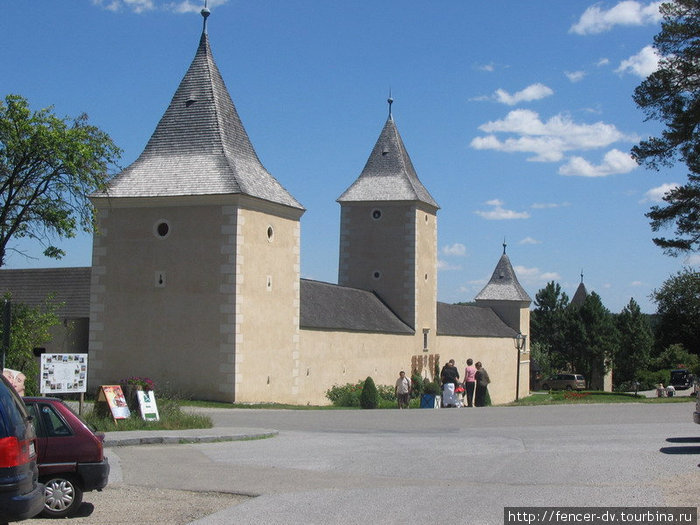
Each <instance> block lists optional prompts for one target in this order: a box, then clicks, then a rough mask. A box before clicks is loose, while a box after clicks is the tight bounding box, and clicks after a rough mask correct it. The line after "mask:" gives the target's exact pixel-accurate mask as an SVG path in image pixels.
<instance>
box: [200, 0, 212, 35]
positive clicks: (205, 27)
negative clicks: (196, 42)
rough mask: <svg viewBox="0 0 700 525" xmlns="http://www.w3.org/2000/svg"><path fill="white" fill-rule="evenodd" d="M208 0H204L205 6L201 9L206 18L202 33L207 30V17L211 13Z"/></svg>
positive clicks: (203, 16)
mask: <svg viewBox="0 0 700 525" xmlns="http://www.w3.org/2000/svg"><path fill="white" fill-rule="evenodd" d="M207 3H208V0H204V8H202V10H201V11H200V13H201V14H202V18H204V26H203V27H202V33H206V32H207V18H208V17H209V15H210V14H211V11H209V8H208V7H207Z"/></svg>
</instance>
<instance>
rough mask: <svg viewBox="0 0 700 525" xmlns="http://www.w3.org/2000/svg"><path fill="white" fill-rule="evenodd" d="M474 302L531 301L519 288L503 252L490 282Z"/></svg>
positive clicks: (508, 260)
mask: <svg viewBox="0 0 700 525" xmlns="http://www.w3.org/2000/svg"><path fill="white" fill-rule="evenodd" d="M475 300H477V301H479V300H483V301H488V300H495V301H522V302H528V303H529V302H531V301H532V299H530V296H529V295H528V294H527V292H526V291H525V289H524V288H523V287H522V286H520V283H519V282H518V278H517V277H516V275H515V271H514V270H513V266H512V265H511V264H510V259H508V256H507V255H506V254H505V251H504V253H503V255H501V259H500V260H499V261H498V264H497V265H496V269H495V270H494V271H493V275H492V276H491V280H490V281H489V282H488V284H487V285H486V286H485V287H484V289H483V290H481V291H480V292H479V293H478V294H477V296H476V298H475Z"/></svg>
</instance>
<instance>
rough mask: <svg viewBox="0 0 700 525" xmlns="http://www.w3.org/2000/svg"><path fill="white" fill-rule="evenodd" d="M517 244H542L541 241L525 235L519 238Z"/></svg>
mask: <svg viewBox="0 0 700 525" xmlns="http://www.w3.org/2000/svg"><path fill="white" fill-rule="evenodd" d="M518 244H542V241H538V240H537V239H533V238H532V237H525V238H524V239H521V240H520V242H518Z"/></svg>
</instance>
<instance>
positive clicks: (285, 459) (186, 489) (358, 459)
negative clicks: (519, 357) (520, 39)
mask: <svg viewBox="0 0 700 525" xmlns="http://www.w3.org/2000/svg"><path fill="white" fill-rule="evenodd" d="M692 406H693V405H692V404H691V403H680V404H663V405H656V404H655V405H642V404H615V405H569V406H538V407H517V408H516V407H494V408H481V409H441V410H408V411H398V410H373V411H359V410H350V411H343V410H333V411H285V410H245V409H231V410H226V409H215V410H214V409H207V410H206V412H207V413H208V414H209V415H210V416H211V417H212V418H213V420H214V422H215V425H216V426H222V427H232V426H234V427H235V426H240V427H251V428H269V429H276V430H279V435H278V436H276V437H273V438H269V439H262V440H252V441H236V442H219V443H208V444H195V445H145V446H133V447H118V448H113V449H110V450H109V454H110V461H111V462H112V465H113V478H112V479H111V480H110V486H108V488H107V490H106V491H105V492H104V493H103V494H100V495H97V494H86V497H85V499H86V500H87V501H92V502H94V505H95V510H94V513H93V515H92V516H91V517H84V518H76V519H74V520H69V521H73V522H75V523H101V522H103V521H102V518H101V516H103V515H107V516H111V517H112V519H110V521H109V522H110V523H122V522H123V523H136V522H138V523H143V524H149V523H153V524H155V523H183V524H184V523H188V522H191V523H196V524H198V525H215V524H248V523H256V524H259V523H276V524H288V523H289V524H298V523H304V524H307V523H308V524H316V523H318V524H329V523H330V524H333V523H339V524H346V523H347V524H355V523H357V524H360V523H362V524H366V523H391V524H393V523H440V524H445V523H457V522H462V523H469V524H473V525H490V524H499V525H500V524H502V523H503V509H504V507H506V506H508V507H511V506H514V507H517V506H618V507H619V506H633V507H638V506H664V505H667V506H697V505H698V502H699V501H700V497H699V495H700V468H699V467H700V465H699V463H700V425H696V424H694V423H693V422H692ZM198 410H202V409H198ZM109 491H112V492H109ZM120 491H121V492H120ZM232 494H237V495H239V496H238V497H236V496H232ZM105 495H106V496H107V497H105ZM240 495H244V496H252V497H241V496H240ZM95 496H97V497H99V498H100V499H99V501H98V500H96V499H95ZM124 498H128V502H129V503H130V504H132V506H131V507H128V506H125V505H123V504H122V505H120V501H121V502H122V503H123V502H124ZM141 500H143V505H141V506H140V505H139V504H138V502H139V501H141ZM176 503H177V504H176ZM148 505H150V506H148ZM195 511H196V512H195ZM104 513H106V514H104ZM207 514H208V515H207ZM202 516H204V517H202ZM121 520H123V521H121Z"/></svg>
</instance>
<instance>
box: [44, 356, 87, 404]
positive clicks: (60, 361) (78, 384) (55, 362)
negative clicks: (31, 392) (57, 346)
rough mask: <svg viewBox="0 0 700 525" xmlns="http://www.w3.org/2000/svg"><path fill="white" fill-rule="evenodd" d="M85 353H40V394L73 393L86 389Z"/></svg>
mask: <svg viewBox="0 0 700 525" xmlns="http://www.w3.org/2000/svg"><path fill="white" fill-rule="evenodd" d="M87 365H88V355H87V354H41V370H40V371H39V373H40V374H41V379H40V381H39V391H40V392H41V393H42V394H49V395H51V394H74V393H80V392H85V391H86V390H87Z"/></svg>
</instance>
